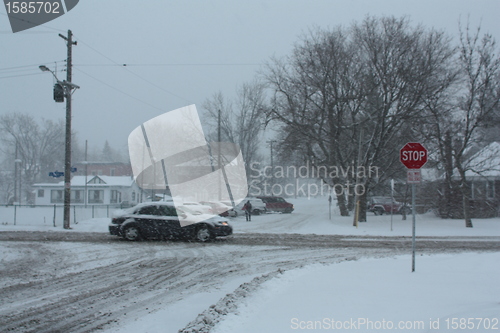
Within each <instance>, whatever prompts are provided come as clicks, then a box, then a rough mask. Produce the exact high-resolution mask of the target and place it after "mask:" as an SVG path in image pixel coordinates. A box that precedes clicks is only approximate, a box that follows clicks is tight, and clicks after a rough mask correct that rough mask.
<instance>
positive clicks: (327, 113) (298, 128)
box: [266, 17, 452, 221]
mask: <svg viewBox="0 0 500 333" xmlns="http://www.w3.org/2000/svg"><path fill="white" fill-rule="evenodd" d="M451 55H452V52H451V51H450V48H449V40H448V39H447V38H446V36H445V35H444V33H441V32H437V31H434V30H431V29H429V30H425V29H424V28H422V27H412V26H411V25H410V23H409V21H408V19H406V18H402V19H396V18H394V17H382V18H370V17H368V18H367V19H365V20H364V21H363V22H362V23H361V24H354V25H353V26H352V27H351V28H350V29H342V28H337V29H334V30H332V31H319V30H316V31H313V32H312V33H310V35H309V36H307V37H306V38H305V39H304V40H303V41H302V43H301V44H300V45H297V46H296V47H295V49H294V51H293V54H292V55H291V56H290V57H288V58H287V59H285V60H274V61H273V62H272V63H271V64H270V65H269V66H268V73H267V75H266V79H267V82H268V83H269V85H270V86H271V88H272V89H273V92H274V98H273V107H272V112H271V116H272V117H273V118H274V119H276V120H278V121H280V122H281V123H283V124H284V126H283V128H282V129H283V131H284V132H286V133H287V134H286V135H284V137H285V138H287V139H288V140H290V142H294V143H296V144H294V146H296V147H300V149H301V150H302V151H303V152H304V154H305V155H306V156H307V158H309V160H311V161H312V162H313V164H314V165H324V164H326V165H330V166H335V167H337V168H342V169H343V170H346V169H347V168H348V167H350V166H352V168H355V166H354V165H356V172H355V173H354V174H353V173H351V172H348V173H345V174H344V175H339V177H331V179H329V182H330V184H331V185H332V186H335V185H336V184H346V185H347V184H348V183H351V184H352V182H356V184H358V183H359V184H361V185H363V188H364V192H363V193H358V194H359V198H360V200H361V203H360V208H361V211H360V217H359V219H360V221H366V193H367V192H368V191H370V190H371V189H373V188H374V187H376V186H378V185H379V183H381V182H384V181H385V180H388V178H390V177H393V176H394V175H395V174H397V173H398V172H399V173H401V172H402V171H403V169H402V166H401V165H400V163H399V154H398V152H399V149H400V148H401V147H402V145H403V144H404V143H406V142H407V141H409V140H412V139H413V138H414V137H415V136H416V135H417V133H416V132H414V130H413V127H412V122H415V121H417V119H419V118H420V117H422V116H423V109H424V101H423V98H422V96H423V95H425V94H427V95H430V94H433V93H434V92H435V91H438V90H439V89H442V87H441V85H440V81H438V82H436V80H435V78H436V77H437V76H438V73H439V72H440V71H442V70H443V69H442V67H443V66H445V65H446V64H447V62H448V61H449V58H450V57H451ZM285 146H286V145H285ZM289 147H291V145H289ZM372 171H374V172H373V173H372ZM375 171H376V174H375ZM333 176H335V175H333ZM342 200H344V201H345V198H344V197H343V196H339V205H340V209H341V213H342V215H347V210H346V208H345V207H342V206H343V205H344V204H345V202H343V201H342Z"/></svg>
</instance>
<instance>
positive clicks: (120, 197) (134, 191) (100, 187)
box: [33, 176, 141, 206]
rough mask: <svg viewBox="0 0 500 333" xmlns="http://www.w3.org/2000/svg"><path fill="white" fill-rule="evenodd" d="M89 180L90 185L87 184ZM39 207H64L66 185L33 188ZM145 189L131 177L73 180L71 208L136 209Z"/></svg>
mask: <svg viewBox="0 0 500 333" xmlns="http://www.w3.org/2000/svg"><path fill="white" fill-rule="evenodd" d="M85 179H87V182H86V183H85ZM33 191H34V195H35V205H53V204H63V203H64V181H61V182H59V183H40V184H34V185H33ZM140 194H141V189H140V188H139V186H137V184H136V183H135V181H134V178H133V177H131V176H87V177H85V176H73V178H71V204H76V205H85V204H88V205H117V206H119V205H121V204H123V203H126V204H127V205H134V204H136V203H138V202H139V200H140Z"/></svg>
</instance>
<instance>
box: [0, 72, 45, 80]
mask: <svg viewBox="0 0 500 333" xmlns="http://www.w3.org/2000/svg"><path fill="white" fill-rule="evenodd" d="M40 74H43V73H32V74H19V75H9V76H0V80H1V79H10V78H14V77H21V76H32V75H40Z"/></svg>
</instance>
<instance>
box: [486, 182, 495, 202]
mask: <svg viewBox="0 0 500 333" xmlns="http://www.w3.org/2000/svg"><path fill="white" fill-rule="evenodd" d="M486 198H488V199H495V182H493V181H488V182H486Z"/></svg>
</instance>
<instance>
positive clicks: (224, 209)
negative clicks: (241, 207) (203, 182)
mask: <svg viewBox="0 0 500 333" xmlns="http://www.w3.org/2000/svg"><path fill="white" fill-rule="evenodd" d="M200 204H202V205H205V206H210V207H211V208H212V211H213V213H214V214H218V215H219V216H224V217H228V216H230V213H229V211H230V210H233V208H232V207H230V206H228V205H226V204H224V203H222V202H218V201H200ZM233 212H234V210H233Z"/></svg>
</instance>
